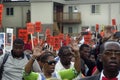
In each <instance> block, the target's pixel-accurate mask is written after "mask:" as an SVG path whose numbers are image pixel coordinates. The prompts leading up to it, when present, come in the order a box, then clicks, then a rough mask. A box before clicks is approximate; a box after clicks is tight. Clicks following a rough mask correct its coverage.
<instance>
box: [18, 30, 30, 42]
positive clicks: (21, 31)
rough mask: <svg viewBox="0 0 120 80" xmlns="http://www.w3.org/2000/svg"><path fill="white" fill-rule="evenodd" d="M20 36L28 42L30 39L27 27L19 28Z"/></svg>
mask: <svg viewBox="0 0 120 80" xmlns="http://www.w3.org/2000/svg"><path fill="white" fill-rule="evenodd" d="M18 38H21V39H23V41H24V42H25V43H26V42H27V41H28V34H27V29H19V30H18Z"/></svg>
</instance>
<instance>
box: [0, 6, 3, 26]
mask: <svg viewBox="0 0 120 80" xmlns="http://www.w3.org/2000/svg"><path fill="white" fill-rule="evenodd" d="M2 12H3V4H0V27H2Z"/></svg>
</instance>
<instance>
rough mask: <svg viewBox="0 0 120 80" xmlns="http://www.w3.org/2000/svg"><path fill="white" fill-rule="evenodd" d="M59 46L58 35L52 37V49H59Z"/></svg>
mask: <svg viewBox="0 0 120 80" xmlns="http://www.w3.org/2000/svg"><path fill="white" fill-rule="evenodd" d="M59 48H60V39H59V37H58V36H55V37H54V45H53V49H54V50H59Z"/></svg>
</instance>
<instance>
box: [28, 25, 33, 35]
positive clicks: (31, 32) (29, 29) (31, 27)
mask: <svg viewBox="0 0 120 80" xmlns="http://www.w3.org/2000/svg"><path fill="white" fill-rule="evenodd" d="M27 33H28V34H34V25H33V24H32V23H27Z"/></svg>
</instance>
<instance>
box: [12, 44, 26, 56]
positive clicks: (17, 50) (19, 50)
mask: <svg viewBox="0 0 120 80" xmlns="http://www.w3.org/2000/svg"><path fill="white" fill-rule="evenodd" d="M23 50H24V45H22V44H14V45H13V53H14V56H16V57H20V56H21V55H22V54H23Z"/></svg>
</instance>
